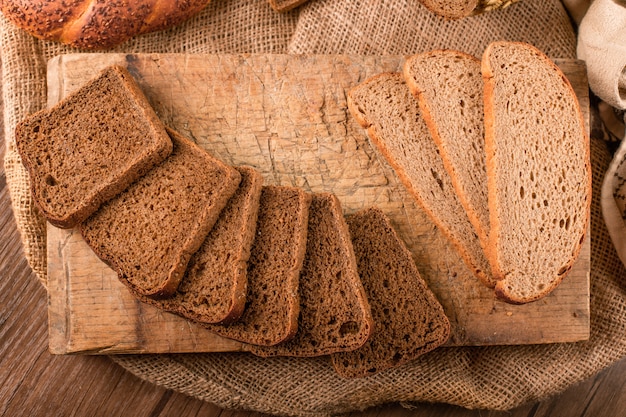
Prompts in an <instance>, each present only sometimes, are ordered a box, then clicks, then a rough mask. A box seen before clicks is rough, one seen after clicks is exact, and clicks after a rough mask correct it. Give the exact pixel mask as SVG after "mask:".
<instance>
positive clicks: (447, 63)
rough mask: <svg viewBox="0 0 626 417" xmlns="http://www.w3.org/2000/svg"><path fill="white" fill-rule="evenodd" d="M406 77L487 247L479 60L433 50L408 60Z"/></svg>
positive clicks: (455, 188) (463, 54) (466, 209)
mask: <svg viewBox="0 0 626 417" xmlns="http://www.w3.org/2000/svg"><path fill="white" fill-rule="evenodd" d="M403 74H404V78H405V80H406V82H407V85H408V86H409V88H410V90H411V92H412V93H413V95H414V96H416V97H417V99H418V103H419V107H420V110H421V111H422V115H423V117H424V120H425V121H426V125H427V126H428V130H429V131H430V133H431V135H432V137H433V140H434V141H435V143H436V144H437V148H438V149H439V154H440V155H441V160H442V161H443V164H444V167H445V168H446V171H447V172H448V173H449V174H450V179H451V180H452V185H453V186H454V190H455V191H456V194H457V196H458V197H459V201H460V202H461V204H462V205H463V208H464V209H465V211H466V212H467V215H468V217H469V220H470V222H471V223H472V225H473V226H474V230H475V231H476V233H477V234H478V237H479V239H480V242H481V245H482V247H483V248H485V247H486V245H487V236H488V234H489V210H488V208H487V169H486V167H485V136H484V123H483V118H484V117H483V116H484V115H483V80H482V76H481V72H480V60H479V59H477V58H475V57H473V56H470V55H467V54H465V53H462V52H459V51H451V50H435V51H430V52H426V53H422V54H418V55H414V56H412V57H409V58H407V60H406V62H405V64H404V71H403Z"/></svg>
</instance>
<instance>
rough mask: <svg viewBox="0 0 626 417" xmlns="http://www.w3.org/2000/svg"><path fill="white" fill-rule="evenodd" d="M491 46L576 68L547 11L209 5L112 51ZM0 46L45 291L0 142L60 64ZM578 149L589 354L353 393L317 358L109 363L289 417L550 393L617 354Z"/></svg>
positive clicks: (416, 367)
mask: <svg viewBox="0 0 626 417" xmlns="http://www.w3.org/2000/svg"><path fill="white" fill-rule="evenodd" d="M498 39H508V40H520V41H526V42H530V43H532V44H534V45H536V46H537V47H538V48H540V49H542V50H544V51H545V52H546V53H548V54H549V55H551V56H553V57H563V58H575V56H576V55H575V51H576V37H575V33H574V30H573V28H572V26H571V23H570V19H569V18H568V16H567V14H566V11H565V10H564V8H563V6H562V4H561V3H560V2H559V1H558V0H523V1H521V2H519V3H515V4H513V5H512V6H510V7H509V8H507V9H505V10H501V11H496V12H490V13H487V14H483V15H480V16H476V17H472V18H469V19H465V20H463V21H457V22H447V21H445V20H442V19H440V18H438V17H436V16H434V15H432V14H430V13H428V12H427V11H425V10H424V8H423V7H422V6H421V5H420V4H419V3H418V2H417V1H416V0H413V1H407V0H312V1H310V2H309V3H307V4H306V5H305V6H303V7H302V8H300V9H298V10H295V11H293V12H290V13H289V14H285V15H279V14H277V13H275V12H273V11H272V10H271V9H270V8H269V6H268V5H267V1H266V0H254V1H247V0H231V1H226V0H215V1H214V3H212V4H211V5H210V6H209V7H208V8H207V9H206V10H205V11H204V12H203V13H202V14H200V15H199V16H197V17H196V18H193V19H192V20H190V21H189V22H186V23H185V24H183V25H182V26H179V27H176V28H173V29H171V30H168V31H166V32H163V33H157V34H151V35H146V36H142V37H140V38H136V39H134V40H132V41H130V42H128V43H126V44H124V45H123V46H121V47H120V48H118V49H117V51H126V52H163V53H165V52H168V53H172V52H186V53H217V52H224V53H229V52H232V53H239V52H292V53H353V54H389V53H391V54H411V53H416V52H420V51H424V50H428V49H433V48H439V47H449V48H457V49H461V50H463V51H465V52H468V53H471V54H475V55H480V54H481V53H482V50H483V48H484V47H485V45H486V44H487V43H489V42H490V41H493V40H498ZM0 42H1V48H2V75H3V77H4V90H3V95H4V103H5V107H4V108H5V114H4V117H5V135H6V138H7V149H6V157H5V170H6V177H7V184H8V185H9V187H10V193H11V198H12V201H13V208H14V212H15V217H16V219H17V223H18V227H19V229H20V231H21V234H22V237H23V243H24V248H25V253H26V256H27V258H28V260H29V262H30V264H31V266H32V268H33V269H34V271H35V272H36V273H37V276H38V277H39V278H40V279H41V281H42V283H43V284H44V285H45V283H46V264H45V244H46V240H45V227H44V223H43V222H42V221H41V220H40V218H39V217H38V216H37V214H36V213H35V212H34V210H33V204H32V201H31V200H30V195H29V192H28V178H27V176H26V173H25V171H24V169H23V167H22V165H21V163H20V160H19V156H18V155H17V154H16V151H15V146H14V143H13V132H14V129H15V125H16V123H17V122H18V121H19V120H21V119H22V118H23V117H25V116H26V115H27V114H28V113H31V112H33V111H35V110H38V109H40V108H43V107H44V106H45V104H46V97H45V95H46V88H45V87H46V80H45V75H46V73H45V65H46V61H47V59H49V58H51V57H52V56H54V55H57V54H60V53H64V52H70V50H69V49H68V48H65V47H62V46H60V45H57V44H51V43H48V42H42V41H38V40H35V39H34V38H32V37H30V36H29V35H27V34H25V33H24V32H22V31H19V30H17V29H15V28H13V27H12V26H11V25H10V24H8V23H7V21H6V20H4V19H3V18H0ZM594 126H595V125H594ZM593 132H596V129H594V130H593ZM592 136H593V137H596V136H598V135H596V134H592ZM591 143H592V159H593V161H592V163H593V168H594V186H595V187H594V196H593V207H592V211H593V215H592V225H591V226H592V262H591V265H592V271H591V313H592V314H591V337H590V339H589V341H586V342H580V343H570V344H551V345H533V346H501V347H472V348H470V347H468V348H440V349H437V350H435V351H434V352H432V353H429V354H427V355H424V356H422V357H421V358H420V359H418V360H416V361H414V362H412V363H410V364H407V365H405V366H403V367H400V368H398V369H395V370H390V371H387V372H383V373H380V374H379V375H376V376H374V377H370V378H365V379H360V380H343V379H341V378H340V377H338V376H337V375H336V374H335V373H334V371H333V370H332V368H331V366H330V365H329V364H328V362H327V360H326V359H325V358H317V359H288V358H273V359H259V358H256V357H254V356H252V355H249V354H239V353H229V354H193V355H191V354H184V355H182V354H181V355H132V356H131V355H126V356H124V355H122V356H115V357H112V358H113V360H114V361H116V362H117V363H119V364H120V365H121V366H123V367H124V368H126V369H127V370H129V371H130V372H132V373H133V374H135V375H137V376H139V377H141V378H144V379H146V380H149V381H152V382H154V383H156V384H158V385H161V386H164V387H167V388H171V389H174V390H177V391H180V392H183V393H186V394H188V395H192V396H194V397H197V398H200V399H203V400H206V401H210V402H212V403H215V404H217V405H219V406H221V407H226V408H243V409H251V410H257V411H262V412H267V413H275V414H287V415H300V416H314V415H315V416H317V415H328V414H337V413H341V412H347V411H351V410H358V409H364V408H366V407H369V406H373V405H377V404H382V403H386V402H420V401H428V402H446V403H452V404H458V405H460V406H463V407H468V408H487V409H497V410H504V409H509V408H512V407H515V406H517V405H520V404H522V403H524V402H527V401H531V400H536V399H540V398H544V397H546V396H549V395H552V394H555V393H557V392H560V391H562V390H563V389H565V388H566V387H568V386H570V385H571V384H574V383H576V382H578V381H581V380H583V379H585V378H587V377H589V376H591V375H593V374H594V373H596V372H598V371H599V370H601V369H602V368H604V367H606V366H608V365H610V364H611V363H613V362H614V361H616V360H618V359H619V358H621V357H622V356H623V355H624V354H625V353H626V337H625V336H624V334H625V330H626V292H625V286H626V283H624V282H623V281H624V278H625V277H626V271H625V270H624V266H623V264H622V263H621V262H620V261H619V259H618V257H617V255H616V251H615V248H614V246H613V245H612V243H611V241H610V238H609V236H608V233H607V229H606V226H605V223H604V222H603V219H602V216H601V214H600V213H601V209H600V200H599V190H600V186H599V184H600V182H601V180H602V178H603V175H604V173H605V171H606V169H607V166H608V164H609V161H610V159H611V155H610V153H609V152H608V151H607V149H606V146H605V144H604V142H602V141H600V140H598V139H592V142H591Z"/></svg>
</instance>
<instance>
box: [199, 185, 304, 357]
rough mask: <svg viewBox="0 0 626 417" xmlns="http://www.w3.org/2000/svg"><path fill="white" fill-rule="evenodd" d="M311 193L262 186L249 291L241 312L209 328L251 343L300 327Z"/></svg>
mask: <svg viewBox="0 0 626 417" xmlns="http://www.w3.org/2000/svg"><path fill="white" fill-rule="evenodd" d="M310 203H311V196H310V195H309V194H307V193H306V192H304V191H303V190H302V189H299V188H295V187H285V186H273V185H271V186H270V185H268V186H264V187H263V190H262V191H261V200H260V203H259V214H258V221H257V230H256V236H255V240H254V242H253V244H252V249H251V252H250V258H249V260H248V293H247V301H246V305H245V308H244V311H243V314H242V315H241V317H240V318H239V320H238V321H236V322H234V323H232V324H229V325H217V324H213V325H211V324H207V325H205V327H206V328H207V329H209V330H210V331H212V332H214V333H216V334H218V335H220V336H224V337H227V338H230V339H235V340H238V341H240V342H244V343H249V344H253V345H263V346H271V345H275V344H278V343H281V342H284V341H286V340H289V339H291V338H292V337H293V336H294V335H295V334H296V331H297V330H298V315H299V313H300V297H299V290H298V288H299V283H300V279H299V278H300V271H301V269H302V264H303V261H304V256H305V251H306V243H307V230H308V227H307V225H308V218H309V205H310Z"/></svg>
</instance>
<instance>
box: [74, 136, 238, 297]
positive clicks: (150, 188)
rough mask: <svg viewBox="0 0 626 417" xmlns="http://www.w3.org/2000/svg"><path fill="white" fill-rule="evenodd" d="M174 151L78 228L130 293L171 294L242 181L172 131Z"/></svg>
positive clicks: (231, 171) (148, 295)
mask: <svg viewBox="0 0 626 417" xmlns="http://www.w3.org/2000/svg"><path fill="white" fill-rule="evenodd" d="M168 132H169V134H170V137H171V138H172V142H173V144H174V149H173V151H172V154H171V155H170V156H169V157H168V158H167V159H166V160H165V161H163V162H162V163H161V164H159V165H158V166H156V167H155V168H153V169H152V170H150V171H149V172H148V173H147V174H146V175H144V176H143V177H141V178H140V179H139V180H137V181H135V182H134V183H133V184H132V185H131V186H130V187H129V188H127V189H126V190H125V191H124V192H122V193H121V194H119V195H118V196H116V197H115V198H113V199H112V200H109V201H108V202H107V203H106V204H104V205H103V206H102V207H100V209H99V210H98V211H97V212H96V213H94V214H93V215H92V216H91V217H89V218H88V219H87V220H85V222H83V223H82V224H81V225H80V231H81V233H82V235H83V237H84V238H85V241H86V242H87V244H88V245H89V246H90V247H91V248H92V250H93V251H94V252H95V253H96V255H98V256H99V257H100V259H102V260H103V261H105V262H106V263H108V264H109V265H110V266H111V267H112V268H113V270H115V271H116V272H117V273H118V277H119V279H120V281H122V282H123V283H124V284H126V285H127V286H129V287H130V288H131V291H132V292H134V293H137V294H140V295H143V296H147V297H153V298H163V297H168V296H171V295H172V294H173V293H174V292H175V291H176V289H177V288H178V284H179V283H180V280H181V278H182V276H183V273H184V272H185V270H186V268H187V263H188V262H189V259H190V258H191V255H193V254H194V253H195V252H196V251H197V250H198V249H199V248H200V245H201V244H202V242H203V241H204V239H205V238H206V236H207V235H208V233H209V231H210V230H211V228H212V227H213V225H214V224H215V222H216V220H217V218H218V216H219V214H220V212H221V211H222V209H223V208H224V207H225V206H226V203H227V201H228V199H229V198H230V197H231V196H232V195H233V194H234V193H235V190H236V189H237V186H238V185H239V182H240V180H241V177H240V175H239V172H237V170H235V169H234V168H232V167H230V166H227V165H226V164H224V163H222V162H221V161H218V160H217V159H215V158H213V157H212V156H211V155H209V154H208V153H207V152H206V151H204V150H203V149H201V148H200V147H198V146H197V145H196V144H195V143H193V142H191V141H189V140H188V139H186V138H184V137H183V136H182V135H180V134H178V133H177V132H175V131H173V130H169V129H168Z"/></svg>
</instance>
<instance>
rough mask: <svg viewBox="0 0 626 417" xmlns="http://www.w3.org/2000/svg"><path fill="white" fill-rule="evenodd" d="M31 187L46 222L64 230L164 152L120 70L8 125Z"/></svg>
mask: <svg viewBox="0 0 626 417" xmlns="http://www.w3.org/2000/svg"><path fill="white" fill-rule="evenodd" d="M15 142H16V145H17V149H18V152H19V153H20V156H21V158H22V161H23V163H24V165H25V167H26V168H27V170H28V173H29V176H30V183H31V193H32V196H33V199H34V201H35V204H36V205H37V207H38V208H39V211H40V212H41V214H42V215H43V216H44V217H45V218H46V219H47V220H48V221H49V222H50V223H52V224H53V225H55V226H57V227H62V228H71V227H74V226H75V225H76V224H78V223H80V222H81V221H83V220H84V219H86V218H87V217H89V216H90V215H91V214H92V213H94V212H95V211H96V209H97V208H98V207H99V206H100V205H101V204H102V203H104V202H105V201H107V200H109V199H111V198H112V197H114V196H115V195H117V194H118V193H120V192H121V191H123V190H124V189H125V188H127V187H128V186H129V185H130V184H131V183H132V182H133V181H135V180H136V179H138V178H139V177H141V176H143V175H144V174H145V173H146V172H147V171H148V170H149V169H151V168H152V167H154V166H155V165H157V164H158V163H160V162H161V161H163V159H165V158H166V157H167V155H169V153H170V152H171V151H172V142H171V140H170V138H169V136H168V135H167V133H166V131H165V127H164V126H163V124H162V123H161V121H160V120H159V118H158V117H157V115H156V114H155V112H154V110H153V109H152V107H151V106H150V104H149V102H148V100H147V99H146V97H145V96H144V94H143V92H142V91H141V90H140V89H139V87H138V86H137V84H136V82H135V80H134V79H133V77H132V76H131V75H130V74H129V73H128V71H127V70H126V69H124V68H122V67H119V66H112V67H109V68H107V69H105V70H104V71H102V72H101V73H100V74H99V75H98V76H97V77H95V78H94V79H92V80H91V81H89V82H87V83H86V84H85V85H83V86H82V87H80V88H79V89H78V90H77V91H75V92H74V93H72V94H70V95H68V96H67V97H66V98H65V99H63V100H61V101H60V102H59V103H58V104H56V105H55V106H54V107H52V108H50V109H47V110H41V111H39V112H37V113H34V114H32V115H30V116H29V117H27V118H26V119H25V120H23V121H22V122H21V123H19V124H18V125H17V127H16V130H15Z"/></svg>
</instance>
